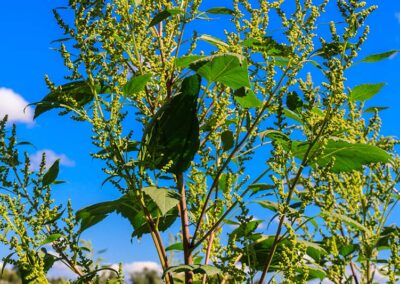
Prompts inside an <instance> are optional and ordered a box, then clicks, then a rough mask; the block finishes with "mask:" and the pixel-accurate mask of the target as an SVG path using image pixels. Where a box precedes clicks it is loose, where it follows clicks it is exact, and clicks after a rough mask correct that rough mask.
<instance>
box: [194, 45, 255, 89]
mask: <svg viewBox="0 0 400 284" xmlns="http://www.w3.org/2000/svg"><path fill="white" fill-rule="evenodd" d="M190 68H192V69H193V70H195V71H197V74H199V75H200V76H202V77H204V78H205V79H206V80H207V81H208V82H209V83H212V82H219V83H221V84H224V85H226V86H228V87H230V88H233V89H239V88H241V87H250V80H249V75H248V72H247V62H246V61H245V60H244V58H243V57H242V56H240V55H237V54H232V53H226V54H219V55H214V56H209V57H206V58H204V59H202V60H197V61H196V62H194V63H193V64H191V66H190Z"/></svg>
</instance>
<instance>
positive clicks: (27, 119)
mask: <svg viewBox="0 0 400 284" xmlns="http://www.w3.org/2000/svg"><path fill="white" fill-rule="evenodd" d="M28 104H29V103H28V102H27V101H26V100H25V99H24V98H23V97H22V96H21V95H19V94H17V93H16V92H14V91H13V90H12V89H7V88H0V119H2V118H3V117H4V116H5V115H6V114H7V115H8V121H9V122H11V123H15V122H21V123H25V124H28V125H33V110H32V108H31V107H26V106H27V105H28Z"/></svg>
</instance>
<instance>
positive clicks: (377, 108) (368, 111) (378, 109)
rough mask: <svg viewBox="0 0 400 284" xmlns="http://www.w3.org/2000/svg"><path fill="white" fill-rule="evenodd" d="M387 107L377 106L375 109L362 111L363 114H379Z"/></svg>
mask: <svg viewBox="0 0 400 284" xmlns="http://www.w3.org/2000/svg"><path fill="white" fill-rule="evenodd" d="M388 108H389V107H379V106H376V107H369V108H366V109H365V110H364V113H371V112H372V113H373V112H380V111H381V110H385V109H388Z"/></svg>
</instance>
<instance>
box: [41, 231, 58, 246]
mask: <svg viewBox="0 0 400 284" xmlns="http://www.w3.org/2000/svg"><path fill="white" fill-rule="evenodd" d="M61 237H62V234H58V233H56V234H51V235H49V236H47V237H46V239H44V240H43V242H41V243H40V245H41V246H43V245H47V244H49V243H52V242H54V241H56V240H58V239H59V238H61Z"/></svg>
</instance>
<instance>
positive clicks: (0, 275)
mask: <svg viewBox="0 0 400 284" xmlns="http://www.w3.org/2000/svg"><path fill="white" fill-rule="evenodd" d="M15 253H16V252H12V253H10V254H8V255H7V256H6V257H4V258H3V259H2V260H3V265H2V267H1V273H0V277H2V276H3V273H4V269H5V268H6V265H7V263H10V264H11V262H10V260H11V257H12V256H13V255H14V254H15Z"/></svg>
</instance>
